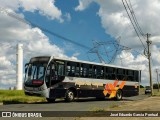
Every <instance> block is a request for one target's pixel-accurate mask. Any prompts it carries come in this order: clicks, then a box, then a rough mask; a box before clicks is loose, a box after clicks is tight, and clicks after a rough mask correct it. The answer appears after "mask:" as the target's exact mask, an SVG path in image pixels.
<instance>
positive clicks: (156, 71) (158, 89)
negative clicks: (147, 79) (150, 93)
mask: <svg viewBox="0 0 160 120" xmlns="http://www.w3.org/2000/svg"><path fill="white" fill-rule="evenodd" d="M156 73H157V84H158V92H159V80H158V69H156Z"/></svg>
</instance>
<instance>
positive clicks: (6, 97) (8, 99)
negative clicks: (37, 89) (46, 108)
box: [0, 90, 46, 104]
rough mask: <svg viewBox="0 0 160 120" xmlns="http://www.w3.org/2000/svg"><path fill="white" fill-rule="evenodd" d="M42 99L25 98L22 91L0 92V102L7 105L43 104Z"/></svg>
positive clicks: (43, 99)
mask: <svg viewBox="0 0 160 120" xmlns="http://www.w3.org/2000/svg"><path fill="white" fill-rule="evenodd" d="M45 101H46V100H45V98H43V97H34V96H26V95H25V94H24V91H23V90H0V102H3V103H4V104H8V103H32V102H45Z"/></svg>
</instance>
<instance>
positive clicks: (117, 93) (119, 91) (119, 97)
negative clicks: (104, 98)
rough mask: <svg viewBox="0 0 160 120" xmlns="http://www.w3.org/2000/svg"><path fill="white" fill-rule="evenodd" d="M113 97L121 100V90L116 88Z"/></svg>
mask: <svg viewBox="0 0 160 120" xmlns="http://www.w3.org/2000/svg"><path fill="white" fill-rule="evenodd" d="M115 99H116V100H122V90H117V92H116V97H115Z"/></svg>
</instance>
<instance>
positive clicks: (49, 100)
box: [46, 98, 55, 103]
mask: <svg viewBox="0 0 160 120" xmlns="http://www.w3.org/2000/svg"><path fill="white" fill-rule="evenodd" d="M46 100H47V102H49V103H54V102H55V99H53V98H52V99H51V98H46Z"/></svg>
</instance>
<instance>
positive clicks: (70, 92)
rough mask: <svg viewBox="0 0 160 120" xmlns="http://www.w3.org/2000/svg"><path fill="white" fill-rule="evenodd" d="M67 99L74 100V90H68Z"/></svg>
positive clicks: (68, 100)
mask: <svg viewBox="0 0 160 120" xmlns="http://www.w3.org/2000/svg"><path fill="white" fill-rule="evenodd" d="M65 101H66V102H72V101H74V92H73V91H72V90H67V92H66V97H65Z"/></svg>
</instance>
